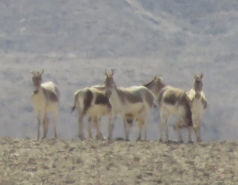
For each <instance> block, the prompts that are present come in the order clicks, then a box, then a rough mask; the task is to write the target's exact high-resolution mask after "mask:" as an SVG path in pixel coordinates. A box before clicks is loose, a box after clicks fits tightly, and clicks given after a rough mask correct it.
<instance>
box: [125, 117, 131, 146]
mask: <svg viewBox="0 0 238 185" xmlns="http://www.w3.org/2000/svg"><path fill="white" fill-rule="evenodd" d="M123 123H124V130H125V137H126V141H129V132H130V126H129V123H128V121H127V120H126V118H124V119H123Z"/></svg>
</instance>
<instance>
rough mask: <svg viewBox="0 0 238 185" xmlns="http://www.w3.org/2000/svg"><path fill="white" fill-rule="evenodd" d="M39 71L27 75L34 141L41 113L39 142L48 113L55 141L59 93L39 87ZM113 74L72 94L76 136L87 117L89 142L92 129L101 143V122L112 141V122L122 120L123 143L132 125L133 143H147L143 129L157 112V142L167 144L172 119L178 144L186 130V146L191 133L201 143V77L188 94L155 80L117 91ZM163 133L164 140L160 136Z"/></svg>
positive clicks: (50, 86)
mask: <svg viewBox="0 0 238 185" xmlns="http://www.w3.org/2000/svg"><path fill="white" fill-rule="evenodd" d="M43 72H44V69H42V71H31V74H32V81H33V85H34V87H35V90H34V93H33V95H32V103H33V107H34V110H35V113H36V117H37V124H38V139H39V138H40V116H41V114H42V113H43V127H44V134H43V138H45V137H47V132H48V125H49V118H48V113H49V112H53V115H54V133H55V138H57V127H56V124H57V117H58V112H59V99H60V93H59V90H58V87H57V85H56V84H55V83H53V82H51V81H48V82H44V83H42V74H43ZM114 72H115V71H114V70H111V71H110V72H107V71H106V70H105V74H104V75H105V80H104V84H103V85H95V86H92V87H85V88H83V89H80V90H78V91H76V92H75V93H74V105H73V106H72V110H71V111H72V112H73V111H74V110H75V109H77V111H78V113H79V118H78V126H79V129H78V136H79V138H81V139H84V138H85V137H84V132H83V119H84V117H85V116H86V115H87V116H88V136H89V138H90V139H92V138H93V136H92V131H91V127H92V124H94V127H95V128H96V132H97V133H96V138H97V139H103V138H104V137H103V135H102V133H101V131H100V126H101V118H102V117H103V116H106V117H107V120H108V139H112V138H113V136H112V133H113V128H114V121H115V119H117V117H118V116H122V118H123V122H124V131H125V139H126V140H129V134H130V129H131V127H132V123H133V122H134V121H136V122H137V125H138V129H139V135H138V138H137V140H141V139H142V132H143V133H144V134H143V136H144V140H146V139H147V125H148V122H149V121H150V115H151V109H152V108H154V107H157V108H158V112H159V117H160V121H159V130H160V138H159V140H160V141H164V142H169V131H168V119H169V118H170V117H171V116H172V115H176V116H177V118H178V121H177V123H176V124H175V125H174V127H173V128H174V129H175V130H177V132H178V139H179V142H183V138H182V134H181V130H182V129H183V128H187V129H188V142H189V143H191V142H192V138H191V134H192V131H194V133H195V135H196V141H197V142H201V134H200V127H201V124H200V123H201V117H202V114H203V112H204V110H205V109H206V107H207V100H206V97H205V94H204V92H203V82H202V78H203V74H200V75H195V76H194V84H193V87H192V88H191V89H190V90H189V91H187V92H186V91H185V90H183V89H180V88H175V87H172V86H169V85H165V84H164V83H163V79H162V78H161V77H159V76H155V77H154V78H153V79H152V80H151V81H150V82H148V83H147V84H144V85H140V86H131V87H118V86H117V85H116V83H115V80H114V78H113V75H114ZM164 131H165V138H163V133H164Z"/></svg>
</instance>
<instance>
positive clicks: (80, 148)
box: [0, 138, 238, 185]
mask: <svg viewBox="0 0 238 185" xmlns="http://www.w3.org/2000/svg"><path fill="white" fill-rule="evenodd" d="M0 145H1V149H0V171H1V172H0V184H1V185H15V184H16V185H17V184H21V185H23V184H32V185H33V184H37V185H38V184H42V185H45V184H50V185H53V184H55V185H61V184H77V185H78V184H92V185H94V184H103V185H106V184H115V185H117V184H118V185H123V184H129V185H133V184H143V185H153V184H168V185H171V184H181V185H182V184H189V185H196V184H204V185H205V184H207V185H210V184H211V185H213V184H214V185H222V184H226V185H227V184H238V165H237V163H238V155H237V152H238V144H237V143H234V142H215V143H201V144H175V143H173V144H164V143H159V142H157V141H151V142H125V141H113V142H110V143H108V142H107V141H89V140H86V141H83V142H82V141H79V140H60V139H58V140H54V139H45V140H36V139H14V138H1V139H0Z"/></svg>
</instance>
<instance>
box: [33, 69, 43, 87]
mask: <svg viewBox="0 0 238 185" xmlns="http://www.w3.org/2000/svg"><path fill="white" fill-rule="evenodd" d="M30 73H31V74H32V75H33V76H32V82H33V85H34V86H35V87H39V86H40V85H41V82H42V74H43V73H44V69H42V71H41V72H39V71H30Z"/></svg>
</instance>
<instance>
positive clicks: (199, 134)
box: [195, 120, 202, 142]
mask: <svg viewBox="0 0 238 185" xmlns="http://www.w3.org/2000/svg"><path fill="white" fill-rule="evenodd" d="M199 121H200V120H198V121H197V122H198V123H197V124H196V129H195V133H196V140H197V142H202V140H201V133H200V131H201V126H200V122H199Z"/></svg>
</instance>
